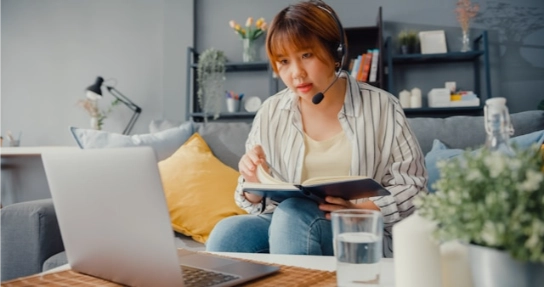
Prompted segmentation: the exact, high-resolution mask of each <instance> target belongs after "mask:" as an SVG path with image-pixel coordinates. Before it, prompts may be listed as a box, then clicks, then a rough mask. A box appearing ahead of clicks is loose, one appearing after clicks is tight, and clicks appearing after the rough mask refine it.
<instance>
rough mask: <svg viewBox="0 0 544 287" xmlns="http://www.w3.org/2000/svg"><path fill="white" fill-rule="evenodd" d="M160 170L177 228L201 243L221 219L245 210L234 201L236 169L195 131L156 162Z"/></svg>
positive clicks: (172, 217)
mask: <svg viewBox="0 0 544 287" xmlns="http://www.w3.org/2000/svg"><path fill="white" fill-rule="evenodd" d="M159 171H160V174H161V179H162V184H163V187H164V193H165V195H166V201H167V204H168V210H169V212H170V219H171V221H172V226H173V228H174V230H175V231H177V232H180V233H182V234H185V235H188V236H191V237H192V238H193V239H194V240H196V241H198V242H202V243H204V242H205V241H206V240H207V239H208V236H209V234H210V232H211V230H212V229H213V227H214V226H215V224H216V223H217V222H219V221H220V220H221V219H223V218H225V217H228V216H232V215H237V214H245V213H246V212H245V211H243V210H242V209H240V208H239V207H238V206H237V205H236V203H235V202H234V190H235V189H236V185H237V181H238V176H239V173H238V172H237V171H235V170H234V169H232V168H230V167H228V166H226V165H225V164H223V163H221V162H220V161H219V160H218V159H217V158H216V157H215V156H213V154H212V152H211V150H210V148H209V147H208V145H207V144H206V142H205V141H204V140H203V139H202V137H201V136H200V135H199V134H198V133H195V134H194V135H193V136H191V138H190V139H189V140H187V142H186V143H185V144H183V146H181V147H180V148H179V149H178V150H177V151H176V152H175V153H174V154H173V155H172V156H170V157H169V158H167V159H165V160H163V161H161V162H159Z"/></svg>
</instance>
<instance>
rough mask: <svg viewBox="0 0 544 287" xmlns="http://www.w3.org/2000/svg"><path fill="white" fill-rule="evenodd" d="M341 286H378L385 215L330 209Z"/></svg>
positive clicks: (373, 212) (368, 211) (338, 282)
mask: <svg viewBox="0 0 544 287" xmlns="http://www.w3.org/2000/svg"><path fill="white" fill-rule="evenodd" d="M331 223H332V231H333V246H334V256H335V257H336V280H337V284H338V286H379V284H380V269H381V266H380V260H381V259H382V252H383V251H382V244H383V243H382V238H383V216H382V214H381V212H379V211H374V210H364V209H343V210H338V211H333V212H331Z"/></svg>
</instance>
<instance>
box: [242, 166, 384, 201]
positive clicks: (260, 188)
mask: <svg viewBox="0 0 544 287" xmlns="http://www.w3.org/2000/svg"><path fill="white" fill-rule="evenodd" d="M256 173H257V178H258V179H259V181H260V183H255V182H244V183H243V186H242V190H243V191H245V192H248V193H252V194H256V195H260V196H263V197H269V198H270V199H272V200H274V201H277V202H281V201H283V200H285V199H287V198H291V197H300V198H309V199H312V200H314V201H316V202H319V203H321V202H324V201H325V197H326V196H334V197H341V198H343V199H345V200H352V199H359V198H367V197H372V196H384V195H390V194H391V193H390V192H389V191H388V190H387V189H385V188H384V187H383V186H382V185H381V184H380V183H378V182H377V181H375V180H374V179H372V178H369V177H366V176H329V177H316V178H311V179H308V180H305V181H304V182H302V183H301V184H294V183H288V182H284V181H281V180H279V179H276V178H274V177H272V176H271V175H270V174H269V173H268V172H266V171H265V170H264V169H263V167H262V166H260V165H259V166H258V168H257V171H256Z"/></svg>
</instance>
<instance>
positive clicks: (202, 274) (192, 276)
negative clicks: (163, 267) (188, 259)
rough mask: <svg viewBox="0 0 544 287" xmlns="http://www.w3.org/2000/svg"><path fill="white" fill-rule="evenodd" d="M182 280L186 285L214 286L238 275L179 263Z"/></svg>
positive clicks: (197, 286) (194, 286) (193, 286)
mask: <svg viewBox="0 0 544 287" xmlns="http://www.w3.org/2000/svg"><path fill="white" fill-rule="evenodd" d="M181 269H182V270H183V282H184V283H185V286H188V287H200V286H215V285H218V284H221V283H225V282H228V281H231V280H235V279H238V278H240V277H238V276H234V275H229V274H224V273H218V272H213V271H208V270H203V269H198V268H193V267H189V266H185V265H181Z"/></svg>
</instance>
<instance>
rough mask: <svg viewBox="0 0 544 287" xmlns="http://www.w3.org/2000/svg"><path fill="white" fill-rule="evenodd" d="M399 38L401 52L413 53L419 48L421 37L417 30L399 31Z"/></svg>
mask: <svg viewBox="0 0 544 287" xmlns="http://www.w3.org/2000/svg"><path fill="white" fill-rule="evenodd" d="M398 40H399V46H400V53H401V54H413V53H417V51H418V50H419V49H418V45H419V37H418V35H417V32H416V31H413V30H402V31H401V32H400V33H399V36H398Z"/></svg>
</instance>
